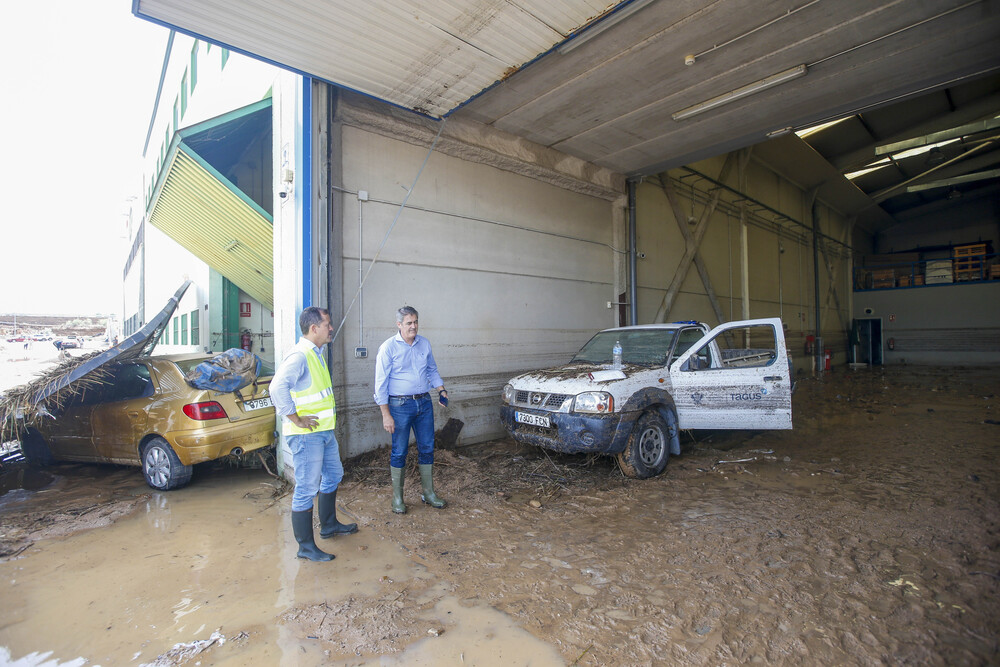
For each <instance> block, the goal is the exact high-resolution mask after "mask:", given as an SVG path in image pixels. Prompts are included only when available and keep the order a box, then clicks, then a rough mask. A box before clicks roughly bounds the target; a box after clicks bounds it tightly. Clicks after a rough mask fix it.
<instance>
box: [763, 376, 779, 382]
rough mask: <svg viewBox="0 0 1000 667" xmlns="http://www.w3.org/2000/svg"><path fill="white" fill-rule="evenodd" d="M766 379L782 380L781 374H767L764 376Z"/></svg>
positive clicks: (768, 380) (772, 380)
mask: <svg viewBox="0 0 1000 667" xmlns="http://www.w3.org/2000/svg"><path fill="white" fill-rule="evenodd" d="M764 380H765V381H767V382H780V381H781V376H780V375H765V376H764Z"/></svg>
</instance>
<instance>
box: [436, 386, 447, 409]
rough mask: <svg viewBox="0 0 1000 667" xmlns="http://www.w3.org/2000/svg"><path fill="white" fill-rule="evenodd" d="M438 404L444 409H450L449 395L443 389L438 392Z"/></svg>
mask: <svg viewBox="0 0 1000 667" xmlns="http://www.w3.org/2000/svg"><path fill="white" fill-rule="evenodd" d="M438 403H440V404H441V405H443V406H444V407H448V395H447V393H446V392H445V391H444V390H443V389H442V390H441V391H439V392H438Z"/></svg>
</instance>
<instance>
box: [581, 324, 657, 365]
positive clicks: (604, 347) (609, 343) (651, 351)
mask: <svg viewBox="0 0 1000 667" xmlns="http://www.w3.org/2000/svg"><path fill="white" fill-rule="evenodd" d="M676 334H677V330H676V329H632V330H618V331H601V332H599V333H598V334H597V335H595V336H594V337H593V338H591V339H590V340H589V341H588V342H587V344H586V345H584V346H583V348H582V349H581V350H580V351H579V352H577V353H576V356H575V357H573V361H572V362H571V363H573V362H577V363H587V364H610V363H611V352H612V349H613V348H614V346H615V341H618V342H620V343H621V345H622V361H623V362H624V363H626V364H636V365H638V366H663V365H665V364H666V363H667V353H668V352H670V345H671V344H672V343H673V342H674V336H675V335H676Z"/></svg>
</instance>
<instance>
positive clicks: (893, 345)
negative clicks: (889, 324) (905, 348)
mask: <svg viewBox="0 0 1000 667" xmlns="http://www.w3.org/2000/svg"><path fill="white" fill-rule="evenodd" d="M887 344H888V346H889V349H890V350H895V349H896V339H895V338H890V339H889V340H888V341H887Z"/></svg>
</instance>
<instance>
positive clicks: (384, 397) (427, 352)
mask: <svg viewBox="0 0 1000 667" xmlns="http://www.w3.org/2000/svg"><path fill="white" fill-rule="evenodd" d="M441 386H444V380H442V379H441V376H440V375H439V374H438V369H437V362H435V361H434V353H433V352H431V344H430V341H428V340H427V339H426V338H424V337H423V336H421V335H419V334H418V335H417V337H416V338H414V339H413V345H407V344H406V341H405V340H403V336H402V335H401V334H398V333H397V334H396V335H395V336H393V337H392V338H389V339H388V340H386V341H385V342H384V343H382V346H381V347H379V349H378V356H377V357H376V358H375V403H376V404H378V405H386V404H387V403H388V402H389V397H390V396H406V395H407V394H423V393H424V392H426V391H428V390H429V389H433V388H434V387H441Z"/></svg>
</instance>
